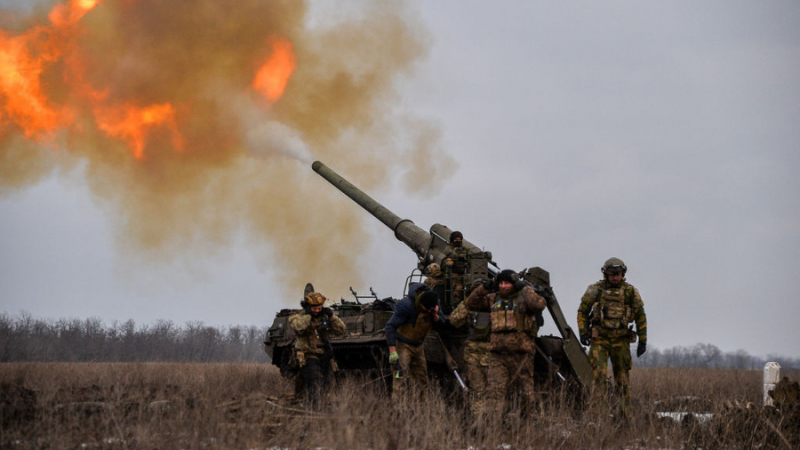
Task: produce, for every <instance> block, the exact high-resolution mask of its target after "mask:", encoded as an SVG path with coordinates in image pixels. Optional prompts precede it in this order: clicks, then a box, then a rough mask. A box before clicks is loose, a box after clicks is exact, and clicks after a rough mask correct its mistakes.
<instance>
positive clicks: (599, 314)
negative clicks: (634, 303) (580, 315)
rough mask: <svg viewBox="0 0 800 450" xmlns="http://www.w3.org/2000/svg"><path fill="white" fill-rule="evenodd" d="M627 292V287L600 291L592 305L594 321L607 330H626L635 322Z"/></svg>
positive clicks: (607, 288) (622, 286)
mask: <svg viewBox="0 0 800 450" xmlns="http://www.w3.org/2000/svg"><path fill="white" fill-rule="evenodd" d="M626 292H627V289H625V285H621V286H619V287H606V288H604V289H600V293H599V294H598V298H597V301H596V302H595V303H594V305H592V316H591V317H592V321H593V322H594V323H595V324H597V325H599V326H600V327H602V328H604V329H607V330H619V329H623V328H626V327H627V326H628V324H629V323H631V322H633V308H632V307H631V305H630V301H628V297H630V296H629V295H626Z"/></svg>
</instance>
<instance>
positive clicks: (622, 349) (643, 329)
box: [578, 258, 647, 419]
mask: <svg viewBox="0 0 800 450" xmlns="http://www.w3.org/2000/svg"><path fill="white" fill-rule="evenodd" d="M627 271H628V268H627V267H626V266H625V263H623V262H622V260H621V259H619V258H610V259H609V260H607V261H606V262H605V264H603V267H602V268H601V272H602V273H603V279H602V280H600V281H598V282H597V283H594V284H592V285H591V286H589V287H588V288H587V289H586V293H585V294H583V297H582V298H581V304H580V306H579V307H578V331H579V333H580V339H581V344H583V345H589V346H590V347H589V361H590V363H591V365H592V378H593V383H592V384H593V386H592V396H591V397H592V402H593V406H594V407H595V408H597V407H598V406H599V403H602V402H604V401H605V400H604V395H603V394H604V393H605V392H606V380H607V378H608V375H607V372H608V359H609V358H610V359H611V366H612V368H613V370H614V382H615V384H616V389H617V392H618V394H619V395H620V396H621V402H620V413H621V415H622V417H623V418H625V419H630V417H631V410H630V387H629V376H628V372H629V371H630V370H631V366H632V361H631V350H630V344H631V342H636V339H637V337H638V339H639V344H638V346H637V348H636V356H637V357H640V356H642V354H644V352H645V351H646V350H647V316H646V315H645V312H644V303H643V302H642V297H641V295H639V290H638V289H636V288H635V287H633V286H632V285H630V284H629V283H628V282H627V281H625V273H626V272H627ZM634 322H635V323H636V331H634V330H633V326H632V325H631V326H630V327H629V324H633V323H634Z"/></svg>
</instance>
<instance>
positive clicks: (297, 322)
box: [289, 292, 345, 409]
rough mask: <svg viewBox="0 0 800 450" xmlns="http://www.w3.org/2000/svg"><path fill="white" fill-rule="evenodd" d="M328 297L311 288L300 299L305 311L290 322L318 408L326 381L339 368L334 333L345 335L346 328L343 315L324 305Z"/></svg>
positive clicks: (310, 397) (307, 384) (303, 372)
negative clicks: (332, 336) (333, 344)
mask: <svg viewBox="0 0 800 450" xmlns="http://www.w3.org/2000/svg"><path fill="white" fill-rule="evenodd" d="M325 300H327V299H326V298H325V296H323V295H322V294H320V293H319V292H311V293H309V294H308V295H306V297H305V298H304V299H303V301H302V302H300V306H302V307H303V311H302V312H300V313H297V314H294V315H293V316H291V317H289V326H290V327H291V328H292V330H293V331H294V333H295V336H296V341H295V344H294V348H295V358H296V364H297V366H298V367H299V369H300V377H301V378H302V381H303V384H304V386H305V391H306V392H305V393H306V397H307V399H308V400H310V401H311V405H312V407H314V408H315V409H316V408H318V407H319V405H320V403H321V400H322V389H323V385H324V384H326V383H327V381H328V379H329V377H330V373H331V372H332V371H335V368H336V362H335V360H334V359H333V348H332V347H331V341H330V335H331V334H334V335H342V334H344V330H345V325H344V322H342V319H340V318H339V317H338V316H336V315H334V314H333V311H332V310H331V309H330V308H326V307H323V304H324V303H325ZM332 368H333V369H334V370H331V369H332Z"/></svg>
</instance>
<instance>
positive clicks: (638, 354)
mask: <svg viewBox="0 0 800 450" xmlns="http://www.w3.org/2000/svg"><path fill="white" fill-rule="evenodd" d="M646 351H647V343H646V342H642V341H639V345H637V346H636V357H637V358H639V357H641V356H642V355H644V352H646Z"/></svg>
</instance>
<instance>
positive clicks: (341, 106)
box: [0, 0, 453, 299]
mask: <svg viewBox="0 0 800 450" xmlns="http://www.w3.org/2000/svg"><path fill="white" fill-rule="evenodd" d="M337 11H339V10H338V9H337ZM312 19H314V20H312ZM426 44H427V37H426V34H425V32H424V30H423V29H422V27H421V24H420V21H419V19H418V18H416V17H415V16H414V15H413V13H412V12H411V11H409V10H408V9H407V8H406V7H405V5H404V4H403V3H402V2H376V4H371V5H369V4H361V3H359V9H358V10H352V11H350V12H348V13H340V14H337V15H336V17H335V20H333V19H331V20H327V19H325V20H323V19H322V18H321V17H316V18H313V17H311V14H310V9H309V7H308V5H307V4H306V3H304V2H302V1H298V0H285V1H260V2H248V1H241V0H169V1H163V0H67V1H65V2H62V3H51V4H50V5H46V6H37V7H35V8H33V9H32V12H30V13H23V12H20V11H2V12H0V192H2V193H8V192H13V191H16V190H19V189H24V188H25V187H28V186H32V185H34V184H36V183H37V182H39V181H40V180H42V179H43V178H44V177H47V176H50V174H52V173H53V171H54V170H70V169H71V168H72V167H75V166H81V167H85V176H86V181H87V183H88V185H89V186H90V188H91V190H92V192H93V194H94V195H95V196H96V197H97V198H98V199H99V200H100V202H101V203H103V204H104V206H106V207H107V209H108V210H109V212H110V213H111V217H112V220H113V222H114V224H115V226H116V230H117V235H118V243H119V248H120V250H121V253H122V254H133V255H137V256H139V257H144V258H145V259H148V260H151V261H152V260H166V261H174V260H176V259H180V258H183V257H188V256H187V255H191V256H192V257H196V256H197V255H198V254H200V255H211V254H213V253H214V252H215V251H216V250H218V249H220V248H225V247H226V246H228V245H229V244H230V243H231V242H232V240H233V239H234V236H236V235H237V233H239V232H241V231H243V230H244V231H246V232H247V236H249V239H252V240H253V243H254V244H256V245H254V248H255V249H264V250H265V251H267V252H269V253H270V257H269V258H263V259H264V260H265V261H266V260H271V261H272V263H271V264H268V263H264V270H270V271H277V272H278V274H279V278H280V279H281V282H282V283H283V288H284V290H285V292H286V293H287V294H288V295H291V297H289V298H292V299H296V298H297V295H298V293H299V292H300V290H301V289H302V286H304V284H305V282H306V281H308V280H313V281H314V282H315V284H319V285H321V286H325V287H326V289H330V290H332V291H334V292H335V291H337V290H338V291H339V292H344V290H345V288H346V287H347V286H349V285H358V284H359V283H360V282H361V281H362V280H361V279H360V277H359V273H358V267H357V261H358V260H357V255H358V254H359V253H360V252H362V251H363V250H364V248H365V246H366V245H367V240H365V239H364V235H365V232H364V222H365V221H366V220H369V219H368V218H367V217H366V214H360V213H359V212H358V211H357V210H356V209H357V208H358V207H357V206H356V205H353V204H349V200H346V199H344V198H343V197H342V196H341V194H340V193H338V191H335V190H334V189H332V188H331V187H328V186H324V182H317V181H316V180H314V178H313V177H316V174H314V173H313V172H311V168H310V163H311V161H312V160H313V159H319V160H321V161H323V162H325V163H327V164H329V165H330V166H331V167H333V168H334V169H335V170H337V171H339V172H340V173H342V174H343V175H346V176H348V177H349V178H351V180H352V181H353V182H354V183H356V184H357V185H359V186H361V187H363V188H364V189H365V190H378V189H380V188H381V187H382V186H381V185H380V183H385V180H387V179H390V178H389V177H388V175H389V174H388V172H387V170H388V167H387V165H386V164H387V161H391V162H392V165H393V167H392V169H393V171H399V172H401V173H405V174H406V175H403V178H402V179H401V180H400V184H401V186H403V188H404V189H405V190H406V191H407V192H408V193H409V194H418V195H425V194H428V193H430V192H432V191H434V190H435V189H436V188H437V186H436V185H435V183H441V182H442V181H443V180H444V179H446V174H447V173H450V172H452V170H453V165H452V164H453V162H452V160H451V159H450V157H449V156H448V155H447V154H446V153H444V152H443V151H442V150H441V148H440V143H439V131H438V129H437V128H436V126H435V125H431V124H430V123H427V122H425V121H424V120H421V119H419V118H413V117H412V118H409V117H405V116H400V115H399V114H398V113H397V112H396V110H397V108H396V107H397V105H398V102H399V98H398V95H397V92H396V90H395V86H396V82H397V80H398V79H399V78H401V77H403V76H408V75H410V74H411V73H412V72H413V68H414V65H415V64H416V63H418V62H419V61H420V59H421V58H423V57H424V56H425V49H426ZM414 168H416V170H412V169H414ZM434 180H435V181H434ZM332 295H336V293H333V294H332Z"/></svg>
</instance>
